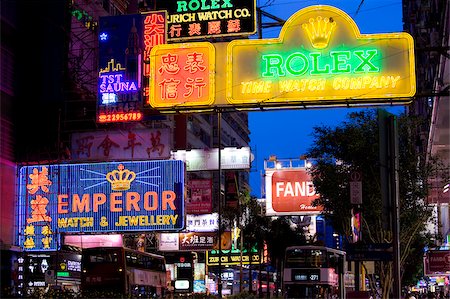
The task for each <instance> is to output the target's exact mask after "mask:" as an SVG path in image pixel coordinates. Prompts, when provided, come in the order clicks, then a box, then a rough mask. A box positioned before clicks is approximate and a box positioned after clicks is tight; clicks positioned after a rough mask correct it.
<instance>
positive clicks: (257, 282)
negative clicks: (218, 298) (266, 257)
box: [222, 268, 275, 296]
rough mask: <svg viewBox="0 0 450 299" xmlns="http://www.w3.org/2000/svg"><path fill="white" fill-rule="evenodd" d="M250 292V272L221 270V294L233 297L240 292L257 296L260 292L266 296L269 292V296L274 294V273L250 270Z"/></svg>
mask: <svg viewBox="0 0 450 299" xmlns="http://www.w3.org/2000/svg"><path fill="white" fill-rule="evenodd" d="M241 273H242V288H241V287H240V283H241ZM251 273H252V274H251V275H252V279H251V290H250V284H249V282H250V279H249V276H250V270H249V269H248V268H245V269H242V271H241V269H239V268H225V269H224V270H222V294H223V295H235V294H239V293H240V292H246V293H249V292H252V293H254V294H257V293H259V292H260V291H261V293H262V294H267V292H269V294H270V296H273V294H274V293H275V273H273V272H270V273H269V274H268V273H267V271H261V273H260V271H259V270H257V269H252V271H251ZM267 283H269V284H267ZM267 285H269V290H267Z"/></svg>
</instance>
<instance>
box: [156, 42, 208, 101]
mask: <svg viewBox="0 0 450 299" xmlns="http://www.w3.org/2000/svg"><path fill="white" fill-rule="evenodd" d="M151 59H152V60H151V67H152V78H154V80H151V81H150V86H151V94H150V105H152V106H153V107H155V108H169V107H174V106H207V105H211V104H212V103H213V102H214V63H215V49H214V47H213V45H212V44H210V43H196V44H192V45H190V44H188V45H186V44H171V45H159V46H156V47H155V48H154V49H153V50H152V54H151Z"/></svg>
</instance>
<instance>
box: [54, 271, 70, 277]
mask: <svg viewBox="0 0 450 299" xmlns="http://www.w3.org/2000/svg"><path fill="white" fill-rule="evenodd" d="M56 276H57V277H70V274H69V272H66V271H64V272H56Z"/></svg>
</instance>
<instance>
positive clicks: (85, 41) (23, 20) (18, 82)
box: [0, 0, 250, 288]
mask: <svg viewBox="0 0 450 299" xmlns="http://www.w3.org/2000/svg"><path fill="white" fill-rule="evenodd" d="M140 4H141V5H139V4H138V1H128V0H107V1H81V0H80V1H78V0H73V1H56V2H55V1H48V0H45V1H2V3H1V5H2V7H1V30H2V38H1V68H2V72H1V134H0V146H1V150H0V158H1V159H0V163H1V167H0V168H1V170H0V183H1V191H0V203H1V208H0V211H1V217H0V232H1V234H0V241H1V250H2V260H1V265H2V275H1V277H2V283H1V286H2V288H4V287H7V286H11V287H17V286H18V283H19V280H18V274H17V271H16V270H17V267H15V265H16V266H17V261H18V260H19V259H20V256H21V251H22V250H21V248H20V247H19V244H18V236H19V235H20V234H22V233H23V232H21V231H19V229H18V225H17V217H18V213H17V205H18V202H17V201H18V195H17V190H18V186H17V182H18V176H19V169H20V167H21V166H25V165H34V164H44V163H45V164H55V163H71V162H83V161H92V160H89V159H86V157H81V155H80V154H79V153H77V152H76V149H77V144H74V142H75V139H74V138H73V136H74V134H83V133H86V132H91V133H96V132H97V133H98V132H101V133H104V134H107V133H108V132H126V133H129V132H132V131H134V130H142V131H145V130H152V129H165V130H167V132H169V134H170V137H169V138H170V141H169V144H170V146H171V150H174V151H176V150H191V149H203V150H208V149H212V148H217V147H219V146H221V147H237V148H240V147H248V146H249V141H250V140H249V133H250V132H249V128H248V117H247V113H246V112H238V111H232V112H224V113H221V114H217V113H191V114H177V115H169V114H165V115H162V114H160V113H158V111H156V110H153V109H150V108H145V109H144V110H145V111H144V114H145V115H146V118H145V120H144V121H135V122H116V123H99V122H97V111H96V109H97V101H98V90H97V88H98V87H97V86H98V74H99V61H98V60H99V41H98V33H99V30H98V28H99V27H98V25H99V19H100V18H101V17H104V16H116V15H125V14H136V13H138V9H139V6H140V7H141V8H140V9H141V10H148V9H151V8H150V7H148V6H146V5H143V4H144V3H140ZM134 29H135V28H132V29H131V31H130V32H129V38H128V40H127V43H128V47H127V53H126V55H127V70H128V71H130V70H131V71H132V73H129V74H127V75H129V76H131V77H132V76H136V75H137V71H138V70H137V68H139V64H140V62H141V61H142V56H141V55H140V54H141V53H140V51H141V50H142V49H139V48H138V46H137V44H138V42H137V41H138V39H139V38H142V37H141V36H139V34H138V32H136V30H134ZM132 66H133V67H132ZM131 77H130V78H131ZM218 115H221V121H220V126H221V129H220V131H219V122H218ZM219 134H220V138H219ZM219 140H220V143H221V144H219ZM149 155H150V153H149ZM74 157H77V158H76V159H75V158H74ZM169 158H170V157H169ZM83 159H84V160H83ZM94 161H95V162H101V159H97V160H94ZM237 174H238V175H237V180H238V182H239V185H240V188H241V190H244V189H248V188H249V186H248V170H243V171H238V172H237ZM222 175H223V176H225V173H223V174H222ZM190 178H211V179H213V182H214V186H215V187H214V194H215V198H216V199H215V200H217V198H219V197H220V190H219V187H218V186H219V184H218V182H219V177H218V172H217V171H209V172H201V171H198V172H193V173H189V174H188V178H187V180H189V179H190ZM16 252H17V253H16ZM4 268H5V269H6V270H5V272H4V271H3V270H4ZM22 282H23V281H22Z"/></svg>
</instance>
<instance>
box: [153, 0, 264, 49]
mask: <svg viewBox="0 0 450 299" xmlns="http://www.w3.org/2000/svg"><path fill="white" fill-rule="evenodd" d="M155 2H156V9H161V10H167V12H168V14H167V24H168V28H167V30H168V31H167V35H168V38H169V40H173V41H180V40H192V39H203V38H212V37H224V36H245V35H251V34H254V33H256V1H255V0H239V1H238V0H219V1H218V0H202V1H199V0H181V1H155Z"/></svg>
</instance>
